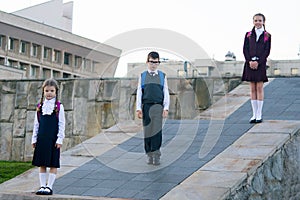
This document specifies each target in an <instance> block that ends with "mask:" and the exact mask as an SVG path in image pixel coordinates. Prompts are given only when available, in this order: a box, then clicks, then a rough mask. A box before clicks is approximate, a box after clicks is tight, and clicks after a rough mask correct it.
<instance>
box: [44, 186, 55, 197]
mask: <svg viewBox="0 0 300 200" xmlns="http://www.w3.org/2000/svg"><path fill="white" fill-rule="evenodd" d="M52 194H53V191H52V190H51V188H49V187H46V189H45V190H44V192H43V195H52Z"/></svg>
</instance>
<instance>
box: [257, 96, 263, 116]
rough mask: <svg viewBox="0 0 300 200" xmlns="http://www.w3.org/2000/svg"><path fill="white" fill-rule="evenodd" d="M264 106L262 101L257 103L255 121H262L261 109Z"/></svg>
mask: <svg viewBox="0 0 300 200" xmlns="http://www.w3.org/2000/svg"><path fill="white" fill-rule="evenodd" d="M263 105H264V101H260V100H258V101H257V112H256V119H258V120H260V119H262V108H263Z"/></svg>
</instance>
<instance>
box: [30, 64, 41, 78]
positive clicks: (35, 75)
mask: <svg viewBox="0 0 300 200" xmlns="http://www.w3.org/2000/svg"><path fill="white" fill-rule="evenodd" d="M38 69H39V67H38V66H34V65H31V67H30V77H33V78H38Z"/></svg>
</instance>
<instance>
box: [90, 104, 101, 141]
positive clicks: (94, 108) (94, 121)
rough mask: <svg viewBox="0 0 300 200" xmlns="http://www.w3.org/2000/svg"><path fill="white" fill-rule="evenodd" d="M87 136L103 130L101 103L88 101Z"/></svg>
mask: <svg viewBox="0 0 300 200" xmlns="http://www.w3.org/2000/svg"><path fill="white" fill-rule="evenodd" d="M87 107H88V108H87V110H88V111H87V113H88V115H87V121H86V126H87V136H88V137H92V136H95V135H96V134H98V133H100V132H101V117H102V116H101V114H100V113H101V106H100V104H99V103H95V102H88V106H87Z"/></svg>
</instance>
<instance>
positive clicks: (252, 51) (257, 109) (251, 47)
mask: <svg viewBox="0 0 300 200" xmlns="http://www.w3.org/2000/svg"><path fill="white" fill-rule="evenodd" d="M265 21H266V18H265V16H264V15H263V14H261V13H258V14H256V15H254V16H253V24H254V27H253V29H252V30H251V31H249V32H247V33H246V35H245V39H244V47H243V53H244V56H245V59H246V62H245V64H244V71H243V76H242V81H249V82H250V96H251V105H252V111H253V115H252V117H251V119H250V121H249V122H250V123H261V122H262V108H263V102H264V91H263V84H264V82H267V81H268V78H267V73H266V65H267V58H268V56H269V54H270V49H271V34H270V33H268V32H267V31H266V30H265Z"/></svg>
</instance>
